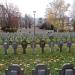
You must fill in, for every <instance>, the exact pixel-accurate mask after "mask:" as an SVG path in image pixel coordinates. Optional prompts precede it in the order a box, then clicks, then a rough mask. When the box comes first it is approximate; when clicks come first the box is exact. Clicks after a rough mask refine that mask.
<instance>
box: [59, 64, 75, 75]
mask: <svg viewBox="0 0 75 75" xmlns="http://www.w3.org/2000/svg"><path fill="white" fill-rule="evenodd" d="M59 75H75V69H74V66H73V64H65V65H64V66H63V68H62V69H61V70H59Z"/></svg>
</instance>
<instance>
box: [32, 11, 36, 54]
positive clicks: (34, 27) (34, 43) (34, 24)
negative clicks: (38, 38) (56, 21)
mask: <svg viewBox="0 0 75 75" xmlns="http://www.w3.org/2000/svg"><path fill="white" fill-rule="evenodd" d="M35 13H36V11H33V14H34V31H33V50H32V53H33V54H34V51H35Z"/></svg>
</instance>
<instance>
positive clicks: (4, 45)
mask: <svg viewBox="0 0 75 75" xmlns="http://www.w3.org/2000/svg"><path fill="white" fill-rule="evenodd" d="M3 48H4V54H5V55H7V50H8V48H9V43H8V42H7V41H5V42H4V43H3Z"/></svg>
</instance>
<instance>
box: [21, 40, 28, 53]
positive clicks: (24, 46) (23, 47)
mask: <svg viewBox="0 0 75 75" xmlns="http://www.w3.org/2000/svg"><path fill="white" fill-rule="evenodd" d="M27 45H28V43H27V41H26V40H23V41H22V42H21V46H22V49H23V54H26V48H27Z"/></svg>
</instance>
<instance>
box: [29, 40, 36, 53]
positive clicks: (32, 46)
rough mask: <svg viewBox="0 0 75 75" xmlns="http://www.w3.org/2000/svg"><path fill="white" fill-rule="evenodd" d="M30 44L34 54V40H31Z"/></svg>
mask: <svg viewBox="0 0 75 75" xmlns="http://www.w3.org/2000/svg"><path fill="white" fill-rule="evenodd" d="M30 45H31V48H32V53H33V54H34V53H35V48H36V42H35V40H32V41H31V43H30Z"/></svg>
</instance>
